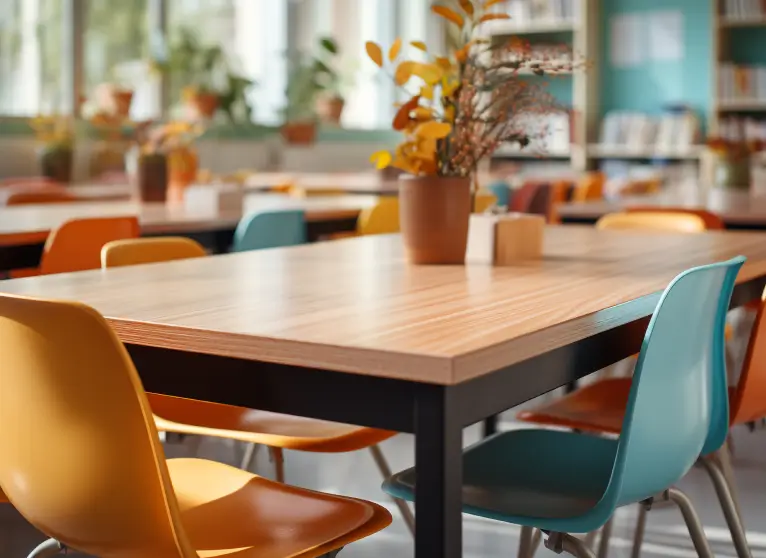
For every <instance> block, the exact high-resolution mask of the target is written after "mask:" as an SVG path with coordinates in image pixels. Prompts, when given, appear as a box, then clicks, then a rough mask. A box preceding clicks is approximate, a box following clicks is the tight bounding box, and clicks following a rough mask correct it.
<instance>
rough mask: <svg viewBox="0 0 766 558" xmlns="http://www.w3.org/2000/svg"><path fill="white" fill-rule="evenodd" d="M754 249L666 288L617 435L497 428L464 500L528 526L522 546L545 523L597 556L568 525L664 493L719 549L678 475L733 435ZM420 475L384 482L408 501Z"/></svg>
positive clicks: (695, 534)
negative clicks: (737, 358) (746, 283)
mask: <svg viewBox="0 0 766 558" xmlns="http://www.w3.org/2000/svg"><path fill="white" fill-rule="evenodd" d="M744 261H745V259H744V258H743V257H739V258H735V259H732V260H730V261H728V262H723V263H717V264H712V265H707V266H703V267H698V268H695V269H691V270H688V271H686V272H684V273H682V274H681V275H679V276H678V277H676V278H675V279H674V280H673V282H672V283H671V284H670V286H669V287H668V288H667V289H666V290H665V293H664V294H663V295H662V298H661V299H660V302H659V304H658V306H657V309H656V311H655V312H654V316H653V317H652V320H651V322H650V323H649V328H648V329H647V332H646V336H645V337H644V342H643V345H642V347H641V353H640V354H639V357H638V362H637V364H636V369H635V374H634V378H633V383H632V387H631V391H630V396H629V399H628V406H627V410H626V413H625V420H624V422H623V426H622V434H621V435H620V437H619V439H612V438H600V437H596V436H590V435H587V434H581V433H574V432H561V431H553V430H517V431H512V432H505V433H501V434H497V435H495V436H493V437H490V438H487V439H485V440H483V441H481V442H479V443H477V444H476V445H474V446H472V447H470V448H468V449H467V450H465V453H464V460H463V483H464V486H463V511H464V512H465V513H469V514H472V515H478V516H481V517H486V518H490V519H495V520H498V521H504V522H507V523H514V524H517V525H521V526H522V527H524V529H523V530H522V541H521V542H522V544H521V547H522V548H521V549H520V553H519V555H520V556H522V557H527V556H529V555H530V552H531V547H532V546H533V545H532V533H533V531H532V529H533V528H538V529H540V530H541V531H543V532H545V533H547V535H548V538H547V540H546V541H545V545H546V546H547V547H548V548H550V549H551V550H554V551H556V552H562V551H563V552H568V553H570V554H573V555H575V556H580V557H585V558H592V557H593V556H594V554H593V552H592V551H591V549H590V548H588V547H587V546H586V544H585V543H584V542H583V541H581V540H580V539H578V538H575V537H573V536H572V535H570V534H569V533H588V532H592V531H595V530H597V529H600V528H601V527H602V526H604V525H605V524H606V523H607V522H608V521H609V519H610V518H611V516H612V514H613V513H614V511H615V509H616V508H618V507H620V506H625V505H628V504H634V503H639V502H642V503H644V504H645V505H650V504H651V503H652V502H653V501H654V500H655V499H658V498H661V499H664V500H669V501H672V502H674V503H675V504H676V505H678V507H679V508H680V509H681V512H682V514H683V517H684V520H685V521H686V524H687V527H688V529H689V533H690V535H691V537H692V540H693V542H694V546H695V548H696V550H697V553H698V555H699V556H702V557H706V558H708V557H709V558H712V556H713V554H712V552H711V550H710V545H709V544H708V542H707V539H706V538H705V535H704V532H703V530H702V525H701V523H700V521H699V517H698V516H697V514H696V512H695V510H694V508H693V507H692V505H691V502H690V501H689V499H688V498H687V497H686V496H685V495H684V494H683V493H682V492H681V491H679V490H678V489H677V488H673V486H672V485H673V484H674V483H676V482H677V481H678V480H679V479H681V477H683V476H684V475H685V474H686V473H687V471H689V469H690V468H691V467H692V466H693V465H694V463H695V462H696V461H697V459H698V457H699V456H700V455H704V454H707V453H710V452H712V451H715V450H716V449H718V448H719V447H721V445H722V444H723V442H724V441H725V439H726V434H727V432H728V399H727V397H726V389H727V388H726V374H725V363H724V325H725V319H726V311H727V309H728V306H729V300H730V298H731V294H732V291H733V288H734V281H735V279H736V276H737V273H738V271H739V268H740V267H741V266H742V264H743V263H744ZM422 474H428V472H427V471H424V472H422ZM414 487H415V470H414V469H409V470H407V471H404V472H402V473H399V474H397V475H395V476H393V477H392V478H391V479H390V480H389V481H387V482H386V483H385V484H384V490H385V491H386V492H388V493H389V494H391V495H393V496H395V497H397V498H403V499H407V500H410V501H412V500H413V498H414Z"/></svg>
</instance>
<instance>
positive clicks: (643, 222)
mask: <svg viewBox="0 0 766 558" xmlns="http://www.w3.org/2000/svg"><path fill="white" fill-rule="evenodd" d="M596 228H599V229H612V230H633V229H636V230H641V231H656V232H676V233H700V232H704V231H705V230H706V229H705V221H703V220H702V218H701V217H698V216H697V215H691V214H688V213H670V212H656V213H655V212H648V211H647V212H637V213H630V212H621V213H609V214H608V215H604V216H603V217H602V218H601V219H599V220H598V222H597V223H596Z"/></svg>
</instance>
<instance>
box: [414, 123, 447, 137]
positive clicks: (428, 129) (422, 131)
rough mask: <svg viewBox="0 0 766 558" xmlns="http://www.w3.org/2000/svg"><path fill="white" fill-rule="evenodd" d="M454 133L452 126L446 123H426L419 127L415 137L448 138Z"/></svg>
mask: <svg viewBox="0 0 766 558" xmlns="http://www.w3.org/2000/svg"><path fill="white" fill-rule="evenodd" d="M451 131H452V126H451V125H450V124H447V123H445V122H425V123H423V124H421V125H420V126H418V127H417V129H416V130H415V135H417V136H419V137H422V138H425V139H435V140H438V139H442V138H446V137H447V136H448V135H449V133H450V132H451Z"/></svg>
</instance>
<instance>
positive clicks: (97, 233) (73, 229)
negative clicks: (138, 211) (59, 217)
mask: <svg viewBox="0 0 766 558" xmlns="http://www.w3.org/2000/svg"><path fill="white" fill-rule="evenodd" d="M140 232H141V230H140V227H139V225H138V219H136V218H135V217H99V218H94V219H72V220H71V221H67V222H66V223H64V224H63V225H61V226H60V227H59V228H58V229H56V230H55V231H53V232H52V233H51V234H50V235H49V236H48V240H47V241H46V243H45V248H44V249H43V255H42V258H41V259H40V274H42V275H48V274H51V273H68V272H72V271H84V270H86V269H98V268H99V267H101V248H102V247H103V246H104V245H105V244H106V243H107V242H111V241H112V240H121V239H124V238H136V237H138V235H139V234H140Z"/></svg>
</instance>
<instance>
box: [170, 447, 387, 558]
mask: <svg viewBox="0 0 766 558" xmlns="http://www.w3.org/2000/svg"><path fill="white" fill-rule="evenodd" d="M167 463H168V470H169V472H170V478H171V480H172V483H173V488H174V490H175V493H176V496H177V498H178V504H179V508H180V512H181V521H182V522H183V526H184V529H185V531H186V533H187V535H188V537H189V540H190V542H191V544H192V546H193V547H194V548H195V549H196V550H197V553H198V554H199V556H200V558H213V557H217V556H227V557H228V558H256V557H257V558H287V557H300V558H312V557H316V556H322V555H323V554H326V553H327V552H330V551H331V550H334V549H337V548H341V547H343V546H345V545H347V544H350V543H352V542H354V541H356V540H359V539H361V538H364V537H365V536H367V535H369V534H371V533H375V532H377V531H380V530H381V529H383V528H384V527H386V526H387V525H389V524H390V523H391V514H389V513H388V511H386V510H385V509H384V508H382V507H380V506H377V505H375V504H372V503H368V502H363V501H360V500H356V499H353V498H345V497H341V496H332V495H329V494H322V493H319V492H313V491H310V490H305V489H301V488H295V487H292V486H289V485H284V484H280V483H277V482H273V481H270V480H268V479H264V478H262V477H259V476H257V475H253V474H251V473H247V472H245V471H242V470H240V469H235V468H234V467H230V466H228V465H223V464H221V463H216V462H213V461H208V460H203V459H170V460H168V462H167Z"/></svg>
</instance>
